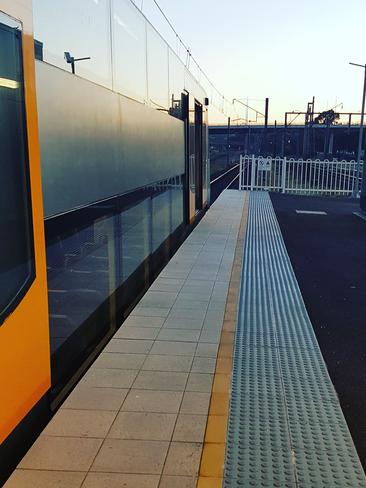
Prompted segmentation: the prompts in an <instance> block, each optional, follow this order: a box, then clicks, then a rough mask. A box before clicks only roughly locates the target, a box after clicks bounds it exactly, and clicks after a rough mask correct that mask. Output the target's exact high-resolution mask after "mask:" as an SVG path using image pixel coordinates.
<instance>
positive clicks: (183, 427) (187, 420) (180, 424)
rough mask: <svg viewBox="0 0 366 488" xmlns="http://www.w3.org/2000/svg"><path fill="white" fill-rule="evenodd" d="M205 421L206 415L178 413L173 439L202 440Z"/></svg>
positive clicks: (182, 440) (183, 440)
mask: <svg viewBox="0 0 366 488" xmlns="http://www.w3.org/2000/svg"><path fill="white" fill-rule="evenodd" d="M206 422H207V417H206V415H196V414H182V413H180V414H179V415H178V418H177V423H176V425H175V429H174V434H173V441H181V442H203V438H204V436H205V429H206Z"/></svg>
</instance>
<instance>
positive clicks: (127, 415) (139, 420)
mask: <svg viewBox="0 0 366 488" xmlns="http://www.w3.org/2000/svg"><path fill="white" fill-rule="evenodd" d="M176 418H177V414H174V413H152V412H120V413H119V414H118V415H117V418H116V419H115V421H114V422H113V425H112V428H111V429H110V432H109V433H108V437H110V438H113V439H145V440H150V441H169V440H170V439H171V437H172V434H173V429H174V425H175V420H176Z"/></svg>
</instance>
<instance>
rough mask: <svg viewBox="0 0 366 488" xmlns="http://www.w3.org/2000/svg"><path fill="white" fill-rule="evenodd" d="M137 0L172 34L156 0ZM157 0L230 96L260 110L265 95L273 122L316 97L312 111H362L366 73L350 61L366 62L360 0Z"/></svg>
mask: <svg viewBox="0 0 366 488" xmlns="http://www.w3.org/2000/svg"><path fill="white" fill-rule="evenodd" d="M135 3H136V5H137V6H138V7H140V8H141V7H142V11H143V13H144V14H145V15H146V17H147V18H148V19H149V20H150V21H151V22H152V23H153V25H155V27H156V28H157V29H158V30H159V31H160V32H161V33H162V35H163V36H164V37H168V36H169V35H170V34H171V33H169V32H168V31H169V29H167V28H166V25H164V22H162V17H161V16H160V15H159V14H158V13H157V9H156V6H155V5H154V3H153V0H135ZM158 3H159V5H160V6H161V8H162V9H163V11H164V12H165V14H166V15H167V17H168V18H169V19H170V21H171V22H172V24H173V26H174V27H175V29H176V31H177V32H178V34H179V35H180V37H181V38H182V40H183V41H184V43H185V44H186V45H187V46H188V47H189V48H190V49H191V52H192V55H193V57H194V58H195V59H196V60H197V61H198V63H199V64H200V66H201V67H202V68H203V70H204V71H205V72H206V73H207V75H208V76H209V78H210V80H211V81H212V82H213V83H214V85H215V87H216V88H217V89H218V90H220V92H221V93H223V94H224V95H225V96H226V97H227V99H228V100H230V101H231V100H232V99H234V98H236V99H241V100H242V101H244V102H246V100H247V99H249V105H251V106H253V107H255V108H256V109H257V110H259V111H261V112H264V100H265V98H266V97H269V99H270V103H269V122H270V123H274V121H275V120H277V123H279V124H281V123H283V122H284V113H285V112H286V111H292V110H300V111H306V107H307V102H310V101H311V100H312V97H313V96H315V111H323V110H328V109H331V108H333V107H335V106H337V107H336V111H343V112H360V110H361V100H362V87H363V77H364V72H363V70H362V68H357V67H354V66H350V65H349V62H355V63H359V64H364V63H366V48H365V41H364V31H365V27H364V19H365V18H366V2H364V1H363V0H350V1H348V2H343V1H340V0H337V1H330V0H323V1H319V0H308V1H307V2H297V3H296V8H295V7H294V2H293V1H291V0H279V1H277V2H276V3H274V2H273V1H271V0H257V1H256V2H255V3H254V2H248V1H239V0H228V1H227V2H226V3H225V4H222V3H221V2H220V3H219V2H212V1H209V0H186V1H185V2H184V4H182V3H181V2H177V1H176V0H175V1H172V0H170V1H169V0H159V1H158ZM167 40H168V41H169V39H167ZM172 47H175V46H172ZM341 103H342V104H343V108H342V105H340V104H341ZM238 110H239V112H240V116H243V117H245V116H246V110H245V108H244V107H240V105H238ZM250 115H252V117H251V116H250V117H249V118H252V119H253V116H254V113H253V114H250Z"/></svg>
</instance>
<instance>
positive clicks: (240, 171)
mask: <svg viewBox="0 0 366 488" xmlns="http://www.w3.org/2000/svg"><path fill="white" fill-rule="evenodd" d="M242 178H243V155H242V154H240V159H239V190H242V189H243V182H242Z"/></svg>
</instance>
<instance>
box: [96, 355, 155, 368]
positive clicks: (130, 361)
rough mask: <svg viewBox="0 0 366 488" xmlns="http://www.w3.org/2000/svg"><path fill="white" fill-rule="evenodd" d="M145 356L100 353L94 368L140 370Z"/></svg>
mask: <svg viewBox="0 0 366 488" xmlns="http://www.w3.org/2000/svg"><path fill="white" fill-rule="evenodd" d="M145 358H146V354H128V353H122V352H102V354H101V355H100V356H99V357H98V359H97V360H96V361H95V363H94V365H93V366H94V368H101V369H103V368H112V369H141V366H142V365H143V363H144V361H145Z"/></svg>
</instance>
